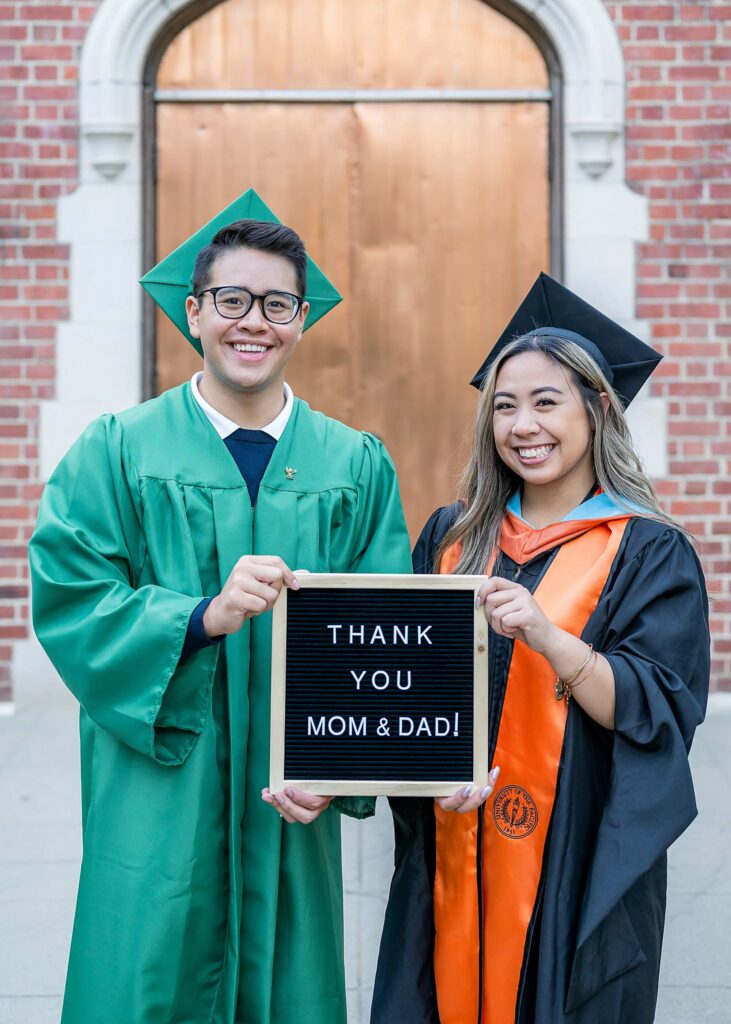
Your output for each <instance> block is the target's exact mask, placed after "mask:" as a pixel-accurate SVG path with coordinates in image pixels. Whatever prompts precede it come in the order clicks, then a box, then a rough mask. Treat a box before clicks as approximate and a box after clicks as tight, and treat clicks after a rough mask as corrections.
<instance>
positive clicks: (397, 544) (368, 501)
mask: <svg viewBox="0 0 731 1024" xmlns="http://www.w3.org/2000/svg"><path fill="white" fill-rule="evenodd" d="M363 437H364V457H363V466H362V468H361V473H360V477H359V479H358V484H357V492H358V512H359V524H358V535H357V544H356V546H355V553H354V557H353V561H352V562H351V565H350V570H349V571H350V572H359V573H366V572H382V573H404V572H406V573H410V572H411V545H410V543H409V535H408V533H407V530H406V523H405V521H404V513H403V509H402V507H401V496H400V494H399V489H398V480H397V479H396V470H395V468H394V465H393V462H392V461H391V457H390V456H389V454H388V452H387V451H386V449H385V448H384V446H383V445H382V444H381V442H380V441H378V440H377V439H376V438H375V437H373V436H372V435H371V434H364V435H363ZM333 806H334V807H335V808H336V809H337V810H338V811H340V812H341V813H342V814H347V815H349V816H350V817H352V818H367V817H370V815H372V814H373V813H374V812H375V809H376V800H375V797H338V798H337V799H336V800H334V801H333Z"/></svg>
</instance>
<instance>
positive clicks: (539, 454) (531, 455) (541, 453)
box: [518, 444, 555, 460]
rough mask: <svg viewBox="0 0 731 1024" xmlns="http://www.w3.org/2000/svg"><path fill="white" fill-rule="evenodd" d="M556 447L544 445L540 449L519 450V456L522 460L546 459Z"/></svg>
mask: <svg viewBox="0 0 731 1024" xmlns="http://www.w3.org/2000/svg"><path fill="white" fill-rule="evenodd" d="M554 448H555V445H552V444H542V445H541V446H540V447H538V448H519V449H518V454H519V455H520V457H521V459H529V460H530V459H545V457H546V456H547V455H548V453H549V452H551V451H553V449H554Z"/></svg>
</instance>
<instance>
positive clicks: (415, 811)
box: [371, 503, 461, 1024]
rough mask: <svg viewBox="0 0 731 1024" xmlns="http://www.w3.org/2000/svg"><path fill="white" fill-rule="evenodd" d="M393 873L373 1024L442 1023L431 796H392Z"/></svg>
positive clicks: (431, 550) (417, 565)
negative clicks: (437, 977) (436, 965)
mask: <svg viewBox="0 0 731 1024" xmlns="http://www.w3.org/2000/svg"><path fill="white" fill-rule="evenodd" d="M460 511H461V505H460V504H459V503H456V504H454V505H447V506H445V507H443V508H438V509H437V510H436V511H435V512H433V513H432V515H431V516H429V519H428V520H427V521H426V523H425V525H424V529H423V530H422V531H421V533H420V535H419V539H418V540H417V542H416V545H415V547H414V552H413V562H414V572H415V573H432V572H434V569H435V566H434V560H435V556H436V553H437V550H438V549H439V545H440V544H441V542H442V539H443V538H444V536H445V534H446V533H447V530H449V528H450V527H451V525H452V523H453V522H454V521H455V519H456V517H457V516H458V515H459V513H460ZM388 802H389V804H390V806H391V813H392V815H393V829H394V874H393V878H392V880H391V890H390V893H389V899H388V904H387V906H386V918H385V921H384V926H383V936H382V939H381V947H380V950H379V954H378V967H377V969H376V978H375V984H374V989H373V1003H372V1005H371V1024H439V1015H438V1013H437V1000H436V984H435V982H434V905H433V898H432V893H433V889H434V862H435V850H434V846H435V821H434V807H433V803H434V802H433V800H431V799H427V798H419V797H390V798H389V801H388Z"/></svg>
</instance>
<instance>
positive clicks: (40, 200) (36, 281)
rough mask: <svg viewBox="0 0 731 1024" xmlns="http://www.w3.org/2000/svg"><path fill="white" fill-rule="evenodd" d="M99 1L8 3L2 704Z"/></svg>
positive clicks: (23, 594) (64, 286)
mask: <svg viewBox="0 0 731 1024" xmlns="http://www.w3.org/2000/svg"><path fill="white" fill-rule="evenodd" d="M96 6H97V4H96V3H95V2H87V3H73V2H70V0H58V2H57V3H54V4H44V3H34V2H32V0H29V2H27V3H22V2H20V3H11V4H4V3H2V2H1V0H0V263H2V283H0V701H3V700H10V699H11V693H10V665H11V658H12V653H13V643H14V641H16V640H23V639H25V637H26V636H27V635H28V628H29V600H28V598H29V595H28V567H27V564H26V548H27V542H28V538H29V536H30V534H31V531H32V529H33V523H34V521H35V516H36V511H37V506H38V499H39V497H40V492H41V489H42V485H41V481H40V479H39V465H38V416H39V407H40V402H41V401H42V400H43V399H47V398H53V397H54V389H55V375H56V325H57V323H58V322H59V321H60V320H64V319H66V318H67V317H68V247H67V246H65V245H60V244H59V243H58V242H57V239H56V199H57V197H58V196H59V195H61V194H63V193H64V192H69V191H72V190H73V189H74V188H75V187H76V185H77V137H78V127H77V125H78V105H77V96H76V79H77V76H78V59H79V49H80V46H81V43H82V41H83V39H84V36H85V35H86V30H87V28H88V25H89V22H90V21H91V18H92V17H93V15H94V12H95V10H96Z"/></svg>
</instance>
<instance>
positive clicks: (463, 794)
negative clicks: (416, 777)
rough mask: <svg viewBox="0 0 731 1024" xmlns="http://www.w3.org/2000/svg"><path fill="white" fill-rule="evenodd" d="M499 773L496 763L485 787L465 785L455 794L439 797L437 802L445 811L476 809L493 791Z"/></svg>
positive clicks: (458, 811)
mask: <svg viewBox="0 0 731 1024" xmlns="http://www.w3.org/2000/svg"><path fill="white" fill-rule="evenodd" d="M499 774H500V767H499V766H498V765H496V766H495V767H494V768H493V769H492V771H491V772H490V774H489V775H488V776H487V785H486V786H485V787H484V788H483V789H480V787H479V786H465V788H464V789H459V790H457V792H456V793H455V794H454V795H453V796H441V797H437V803H438V804H439V806H440V807H441V808H442V810H443V811H456V812H457V814H467V813H469V811H476V810H477V808H478V807H481V806H482V804H484V802H485V801H486V800H487V798H488V797H489V795H490V794H491V793H492V791H493V789H494V788H495V783H496V782H497V777H498V775H499Z"/></svg>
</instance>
